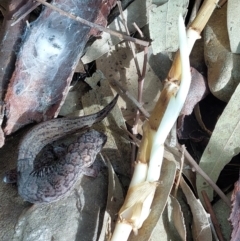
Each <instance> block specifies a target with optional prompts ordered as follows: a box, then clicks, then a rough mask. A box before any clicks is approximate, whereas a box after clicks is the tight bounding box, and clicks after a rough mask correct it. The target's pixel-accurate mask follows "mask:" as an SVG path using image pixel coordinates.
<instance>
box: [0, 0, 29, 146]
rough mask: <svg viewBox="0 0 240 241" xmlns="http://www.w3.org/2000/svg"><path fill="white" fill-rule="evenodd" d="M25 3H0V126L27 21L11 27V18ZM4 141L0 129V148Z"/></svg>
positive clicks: (23, 20)
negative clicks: (0, 15)
mask: <svg viewBox="0 0 240 241" xmlns="http://www.w3.org/2000/svg"><path fill="white" fill-rule="evenodd" d="M27 2H28V0H22V1H15V0H11V1H1V6H2V9H3V10H2V11H3V15H4V20H3V24H2V27H1V31H0V66H1V68H0V126H1V124H2V121H3V116H4V103H3V102H2V100H3V99H4V95H5V93H6V91H7V85H8V82H9V80H10V78H11V76H12V73H13V71H14V64H15V61H16V53H17V52H18V51H19V48H20V42H21V37H22V34H23V31H24V26H25V21H26V20H27V17H25V18H24V19H22V20H21V21H20V22H18V23H17V24H16V25H15V26H13V27H12V26H11V24H12V23H13V21H14V20H13V19H12V16H13V15H14V13H15V12H17V11H18V9H19V8H20V7H21V6H23V5H24V4H26V3H27ZM4 139H5V138H4V133H3V130H2V128H1V127H0V147H2V146H3V144H4Z"/></svg>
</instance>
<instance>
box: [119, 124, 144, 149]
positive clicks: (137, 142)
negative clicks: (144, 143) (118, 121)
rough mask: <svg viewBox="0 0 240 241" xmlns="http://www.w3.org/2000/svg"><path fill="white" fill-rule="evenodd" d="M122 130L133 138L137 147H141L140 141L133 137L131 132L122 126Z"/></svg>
mask: <svg viewBox="0 0 240 241" xmlns="http://www.w3.org/2000/svg"><path fill="white" fill-rule="evenodd" d="M120 128H121V129H122V130H123V131H125V132H126V133H127V134H128V135H129V136H130V137H131V138H132V142H133V143H134V144H135V145H136V146H139V145H140V142H141V141H140V140H139V139H138V138H136V136H135V135H133V134H132V133H131V132H130V131H128V130H127V129H126V128H125V127H124V126H120Z"/></svg>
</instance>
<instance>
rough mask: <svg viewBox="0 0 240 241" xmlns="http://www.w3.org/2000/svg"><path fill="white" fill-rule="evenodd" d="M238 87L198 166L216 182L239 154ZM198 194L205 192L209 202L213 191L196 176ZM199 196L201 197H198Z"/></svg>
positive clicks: (239, 93) (239, 117)
mask: <svg viewBox="0 0 240 241" xmlns="http://www.w3.org/2000/svg"><path fill="white" fill-rule="evenodd" d="M239 110H240V85H238V87H237V88H236V90H235V92H234V94H233V95H232V97H231V99H230V101H229V102H228V104H227V106H226V108H225V109H224V111H223V113H222V115H221V116H220V118H219V119H218V122H217V124H216V126H215V129H214V131H213V134H212V136H211V138H210V141H209V143H208V145H207V147H206V149H205V151H204V152H203V155H202V157H201V160H200V163H199V166H200V167H201V168H202V169H203V170H204V171H205V172H206V173H207V174H208V176H209V177H210V178H211V179H212V180H213V181H214V182H216V181H217V179H218V176H219V174H220V172H221V171H222V169H223V168H224V166H225V165H226V164H227V163H228V162H229V161H231V159H232V157H234V156H236V155H237V154H238V153H239V152H240V115H239V114H238V113H239ZM197 189H198V193H201V191H202V190H205V191H206V192H207V195H208V197H209V199H210V200H212V198H213V190H212V188H211V187H210V186H209V185H208V183H207V182H206V181H205V180H204V179H203V178H202V177H201V176H200V175H197ZM199 196H201V195H199Z"/></svg>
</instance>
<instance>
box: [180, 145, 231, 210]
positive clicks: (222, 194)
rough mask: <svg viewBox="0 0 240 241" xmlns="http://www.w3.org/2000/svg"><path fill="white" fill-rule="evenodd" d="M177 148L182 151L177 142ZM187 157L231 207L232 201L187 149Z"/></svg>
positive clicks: (185, 154)
mask: <svg viewBox="0 0 240 241" xmlns="http://www.w3.org/2000/svg"><path fill="white" fill-rule="evenodd" d="M177 148H178V149H179V150H180V151H181V146H180V145H179V144H177ZM184 156H185V158H186V159H187V160H188V162H189V164H190V165H191V166H193V167H194V169H195V170H196V172H197V173H198V174H199V175H201V176H202V177H203V178H204V179H205V180H206V181H207V183H208V184H209V185H210V186H211V187H212V188H213V189H214V191H215V192H216V193H217V194H218V195H219V196H220V197H221V198H222V200H223V201H224V202H225V203H226V204H227V205H228V206H229V207H231V202H230V200H229V199H228V197H227V196H226V195H225V194H224V193H223V192H222V190H221V189H220V188H219V187H218V186H217V185H216V184H215V183H214V182H213V181H212V179H211V178H210V177H209V176H208V175H207V174H206V173H205V172H204V171H203V170H202V168H201V167H200V166H199V165H198V164H197V163H196V162H195V160H194V159H193V158H192V156H191V155H190V154H189V152H188V151H187V150H185V152H184Z"/></svg>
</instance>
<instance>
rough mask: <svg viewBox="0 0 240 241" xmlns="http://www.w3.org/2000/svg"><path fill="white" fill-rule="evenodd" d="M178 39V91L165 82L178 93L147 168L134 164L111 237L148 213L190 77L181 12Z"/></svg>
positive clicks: (124, 233) (120, 235)
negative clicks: (179, 60) (165, 146)
mask: <svg viewBox="0 0 240 241" xmlns="http://www.w3.org/2000/svg"><path fill="white" fill-rule="evenodd" d="M179 40H180V57H181V63H182V80H181V85H180V87H179V89H178V91H175V90H176V89H177V88H178V86H176V84H174V83H170V85H169V86H168V87H169V88H168V90H169V93H176V92H177V94H176V95H174V94H173V95H172V97H171V99H170V101H169V104H168V106H167V109H166V111H165V114H164V117H163V119H162V121H161V123H160V126H159V128H158V130H157V133H156V134H155V136H154V137H153V140H154V142H153V146H152V150H151V155H150V161H149V168H148V170H147V164H145V163H141V162H139V163H137V164H136V168H135V170H134V175H133V180H132V182H131V187H130V189H129V190H128V194H127V199H126V200H125V202H124V205H123V207H122V208H121V210H120V212H119V217H120V219H119V222H118V223H117V225H116V227H115V230H114V233H113V237H112V241H118V240H121V241H126V240H127V239H128V236H129V234H130V232H131V230H132V229H133V231H135V232H137V229H139V228H140V227H141V226H142V223H143V222H144V221H145V219H146V218H147V217H148V215H149V212H150V208H151V204H152V200H153V197H154V193H155V190H156V186H157V181H158V180H159V176H160V170H161V166H162V159H163V150H164V147H163V145H164V142H165V140H166V138H167V135H168V133H169V132H170V130H171V128H172V126H173V124H174V123H175V121H176V120H177V117H178V115H179V113H180V111H181V109H182V107H183V104H184V102H185V99H186V97H187V93H188V90H189V87H190V81H191V76H190V64H189V50H188V45H187V37H186V31H185V26H184V22H183V18H182V17H181V16H180V17H179ZM147 171H148V173H147V175H146V172H147Z"/></svg>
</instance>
